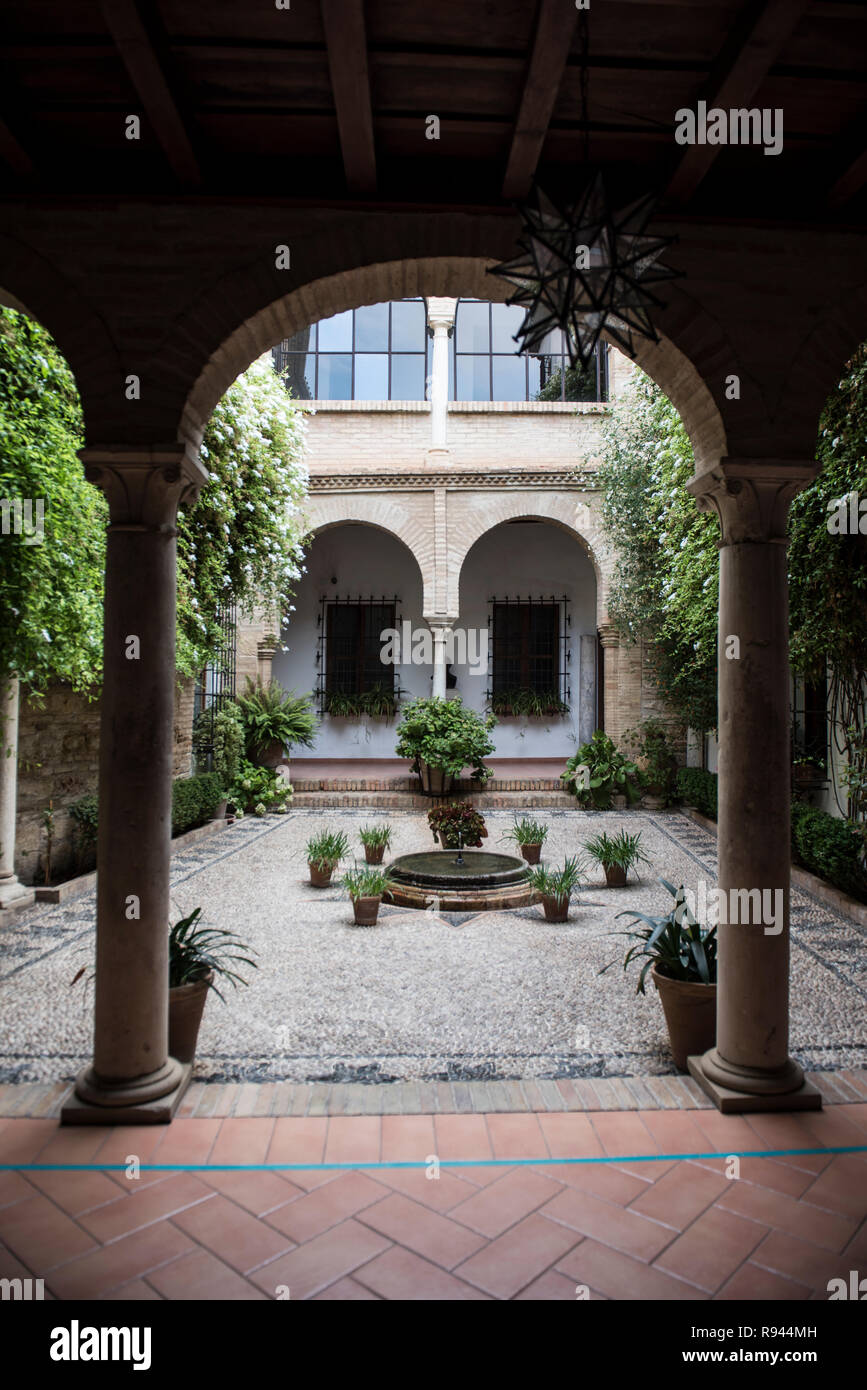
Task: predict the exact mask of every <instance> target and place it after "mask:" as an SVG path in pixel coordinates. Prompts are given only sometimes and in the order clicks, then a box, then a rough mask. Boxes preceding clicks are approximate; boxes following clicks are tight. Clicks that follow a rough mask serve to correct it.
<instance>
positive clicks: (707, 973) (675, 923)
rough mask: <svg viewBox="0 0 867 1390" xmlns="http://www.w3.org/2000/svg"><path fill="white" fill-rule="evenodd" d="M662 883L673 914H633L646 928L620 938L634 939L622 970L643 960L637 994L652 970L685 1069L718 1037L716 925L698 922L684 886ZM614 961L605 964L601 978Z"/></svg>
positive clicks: (675, 1052)
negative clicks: (693, 1057)
mask: <svg viewBox="0 0 867 1390" xmlns="http://www.w3.org/2000/svg"><path fill="white" fill-rule="evenodd" d="M659 881H660V883H661V884H662V885H663V887H664V888H665V889H666V890H667V891H668V892H669V893H670V894H671V896H672V898H673V899H674V903H673V906H672V909H671V911H670V912H669V913H668V914H667V915H666V916H665V917H648V916H647V915H646V914H645V913H643V912H633V913H632V914H631V921H632V922H633V923H638V922H642V923H644V925H643V926H640V927H637V926H636V927H633V929H632V930H630V931H626V932H620V933H618V935H621V936H628V937H631V938H632V939H633V944H632V945H631V946H630V948H629V950H628V951H627V952H626V955H625V957H624V960H623V968H624V970H625V969H626V968H627V966H628V965H630V964H631V963H632V961H634V960H638V961H641V962H642V965H641V972H640V974H639V976H638V985H637V986H636V993H637V994H644V992H645V982H646V980H647V974H648V971H650V973H651V978H652V980H653V983H654V984H655V985H656V988H657V990H658V991H659V997H660V999H661V1001H662V1011H663V1013H664V1014H665V1022H666V1026H667V1028H668V1038H669V1042H670V1044H671V1055H672V1057H673V1058H674V1064H675V1066H676V1067H677V1069H678V1071H686V1069H687V1065H686V1059H687V1058H688V1057H692V1056H695V1055H698V1054H700V1053H703V1052H707V1050H708V1048H710V1047H713V1044H714V1040H715V1037H716V971H717V935H716V927H715V926H713V927H710V928H705V927H702V926H701V925H700V924H699V923H698V922H697V921H696V919H695V917H694V916H693V914H692V912H691V911H690V909H689V905H688V903H687V901H686V894H685V892H684V889H683V885H681V887H680V888H677V889H676V888H675V887H674V886H673V884H671V883H669V882H668V881H667V880H666V879H664V878H661V879H660V880H659ZM617 915H618V917H623V916H628V915H629V914H628V913H622V912H618V914H617ZM613 963H614V962H613V961H611V962H609V965H606V966H604V967H603V970H600V972H599V973H600V975H601V974H602V973H603V972H604V971H605V970H608V969H609V968H610V965H613Z"/></svg>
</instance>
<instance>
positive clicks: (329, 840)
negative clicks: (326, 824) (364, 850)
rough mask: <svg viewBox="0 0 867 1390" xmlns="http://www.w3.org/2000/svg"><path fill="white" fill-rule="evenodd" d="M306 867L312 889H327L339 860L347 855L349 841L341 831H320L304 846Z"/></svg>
mask: <svg viewBox="0 0 867 1390" xmlns="http://www.w3.org/2000/svg"><path fill="white" fill-rule="evenodd" d="M305 848H306V852H307V867H308V869H309V870H310V882H311V884H312V886H313V887H314V888H327V887H328V885H329V884H330V882H331V875H332V874H333V873H334V870H335V869H336V868H337V865H338V864H339V863H340V861H341V859H345V858H346V856H347V854H348V853H349V840H348V838H347V836H346V835H345V834H344V832H343V831H342V830H336V831H335V830H320V831H319V833H318V834H317V835H313V836H312V837H311V838H310V839H309V840H308V841H307V845H306V847H305Z"/></svg>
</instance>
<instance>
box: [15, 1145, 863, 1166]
mask: <svg viewBox="0 0 867 1390" xmlns="http://www.w3.org/2000/svg"><path fill="white" fill-rule="evenodd" d="M860 1153H863V1154H867V1144H840V1145H835V1146H834V1147H832V1148H816V1149H740V1150H736V1149H732V1150H730V1151H729V1152H727V1153H721V1152H720V1151H719V1150H718V1149H714V1150H713V1151H712V1152H710V1153H692V1154H605V1155H603V1156H600V1157H597V1158H443V1159H438V1160H437V1162H438V1165H439V1167H440V1168H519V1167H525V1168H526V1167H530V1168H542V1167H546V1166H547V1167H553V1166H554V1165H555V1164H561V1163H685V1162H687V1161H688V1160H689V1159H697V1158H720V1159H726V1158H798V1157H800V1156H801V1155H805V1154H825V1155H828V1156H833V1155H835V1154H860ZM433 1161H434V1158H433V1156H432V1157H431V1158H430V1159H407V1160H404V1161H400V1162H398V1161H394V1162H390V1163H386V1162H381V1161H378V1160H371V1161H369V1162H365V1161H364V1160H360V1161H359V1160H356V1161H355V1162H353V1163H140V1164H139V1165H138V1171H139V1172H140V1173H209V1172H210V1173H276V1172H281V1173H282V1172H298V1173H308V1172H318V1171H319V1170H320V1169H321V1170H322V1171H324V1172H326V1171H327V1172H330V1171H332V1170H333V1171H335V1172H341V1171H345V1170H347V1169H348V1170H350V1171H351V1170H353V1169H356V1168H428V1167H430V1164H431V1163H432V1162H433ZM128 1167H129V1163H0V1173H125V1172H126V1170H127V1168H128Z"/></svg>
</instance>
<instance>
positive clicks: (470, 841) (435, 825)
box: [427, 801, 488, 849]
mask: <svg viewBox="0 0 867 1390" xmlns="http://www.w3.org/2000/svg"><path fill="white" fill-rule="evenodd" d="M427 821H428V825H429V826H430V828H431V832H432V834H433V837H434V839H435V840H436V839H437V838H438V839H439V842H440V844H441V845H442V847H443V849H457V848H458V846H459V845H460V846H461V847H462V848H463V849H466V848H467V847H470V848H478V846H479V845H481V843H482V840H483V839H486V838H487V834H488V829H487V826H486V825H485V818H484V816H483V815H482V814H481V812H480V811H476V810H474V808H473V807H472V806H471V805H470V803H469V802H468V801H452V802H451V803H450V804H449V805H448V806H435V807H434V809H433V810H432V811H428V813H427Z"/></svg>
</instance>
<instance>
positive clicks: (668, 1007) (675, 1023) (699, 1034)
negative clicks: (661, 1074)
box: [650, 965, 716, 1071]
mask: <svg viewBox="0 0 867 1390" xmlns="http://www.w3.org/2000/svg"><path fill="white" fill-rule="evenodd" d="M650 973H651V976H652V977H653V983H654V984H655V985H656V988H657V989H658V991H659V998H660V1000H661V1002H662V1012H663V1013H664V1014H665V1023H666V1027H667V1028H668V1040H669V1043H670V1044H671V1055H672V1057H673V1058H674V1065H675V1066H676V1067H677V1069H678V1071H686V1069H687V1067H686V1059H687V1057H693V1056H696V1055H700V1054H701V1053H702V1052H707V1050H708V1048H711V1047H713V1045H714V1042H715V1041H716V985H698V984H692V983H691V982H690V981H687V980H671V979H669V978H668V976H667V975H660V973H659V971H658V970H657V968H656V966H655V965H654V967H653V969H652V970H651V972H650Z"/></svg>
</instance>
